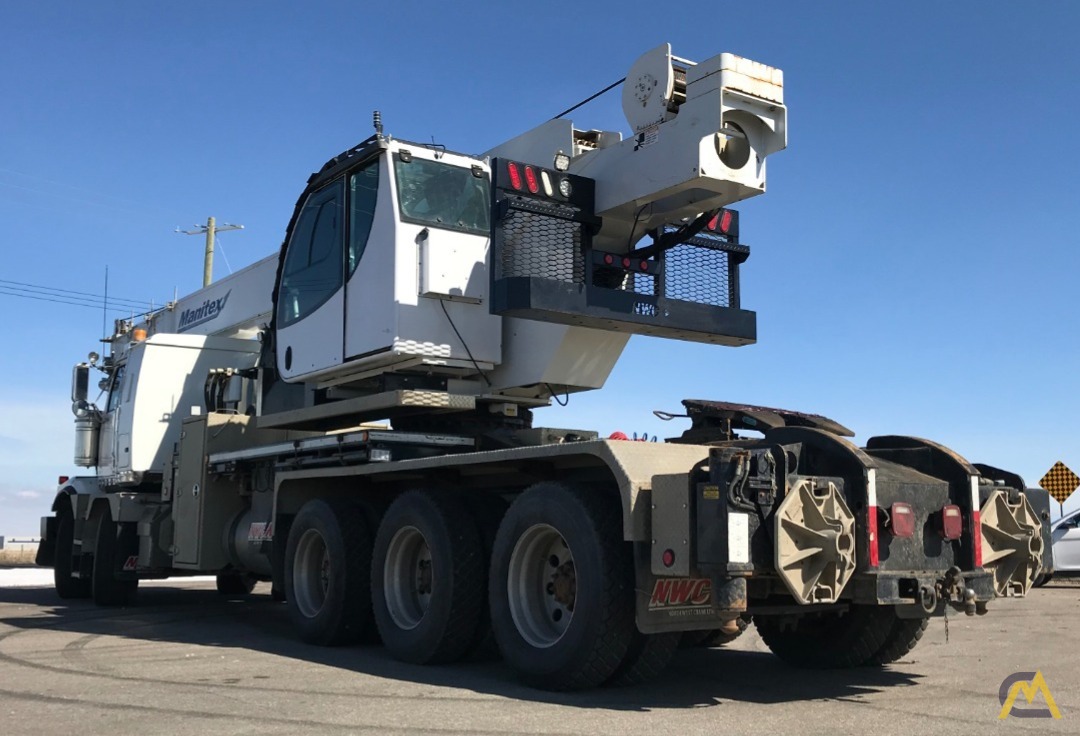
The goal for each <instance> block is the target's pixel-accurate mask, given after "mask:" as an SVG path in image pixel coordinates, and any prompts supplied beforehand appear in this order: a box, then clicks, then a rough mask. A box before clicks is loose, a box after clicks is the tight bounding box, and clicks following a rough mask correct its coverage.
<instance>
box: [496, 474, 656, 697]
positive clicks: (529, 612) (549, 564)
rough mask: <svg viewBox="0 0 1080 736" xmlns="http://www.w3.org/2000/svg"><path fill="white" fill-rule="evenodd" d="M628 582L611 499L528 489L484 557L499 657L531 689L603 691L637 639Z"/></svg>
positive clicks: (618, 513) (557, 486) (561, 489)
mask: <svg viewBox="0 0 1080 736" xmlns="http://www.w3.org/2000/svg"><path fill="white" fill-rule="evenodd" d="M633 576H634V571H633V566H632V555H631V550H630V545H629V544H627V543H626V542H624V541H623V538H622V504H621V503H620V502H619V498H618V496H616V495H604V494H602V492H601V491H599V490H591V491H590V490H584V489H580V488H572V487H569V486H565V485H563V484H561V483H551V482H547V483H539V484H537V485H534V486H532V487H531V488H530V489H529V490H527V491H525V493H523V494H521V496H519V497H518V498H517V500H515V501H514V503H513V504H512V505H511V506H510V510H509V511H507V513H506V516H505V518H503V521H502V524H500V525H499V533H498V535H497V536H496V537H495V547H494V550H493V551H492V555H491V576H490V581H491V582H490V602H491V625H492V629H493V630H494V632H495V640H496V641H497V642H498V644H499V650H500V651H501V652H502V654H503V657H504V659H505V660H506V662H507V663H508V664H509V665H510V666H511V667H513V668H514V669H515V670H516V671H517V673H518V674H519V676H520V677H521V678H522V679H523V680H524V681H525V682H526V683H528V684H530V685H533V686H534V687H539V688H544V689H548V690H580V689H584V688H590V687H596V686H597V685H600V684H601V683H603V682H604V681H606V680H607V679H609V678H610V677H611V676H612V675H613V674H615V671H616V670H617V669H618V667H619V665H620V664H621V663H622V661H623V660H624V659H625V658H626V655H627V652H628V651H629V647H630V643H631V638H632V636H633V634H634V632H635V626H634V577H633Z"/></svg>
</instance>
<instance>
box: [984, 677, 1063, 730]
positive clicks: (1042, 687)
mask: <svg viewBox="0 0 1080 736" xmlns="http://www.w3.org/2000/svg"><path fill="white" fill-rule="evenodd" d="M1021 693H1023V694H1024V699H1025V700H1026V701H1027V703H1028V705H1031V704H1032V702H1034V700H1035V698H1036V697H1038V696H1039V694H1042V696H1043V700H1045V701H1046V705H1047V707H1046V708H1023V707H1020V708H1018V707H1017V706H1016V696H1018V695H1020V694H1021ZM998 700H1000V701H1001V713H999V714H998V719H1004V718H1008V717H1009V716H1013V717H1014V718H1061V711H1060V710H1058V707H1057V703H1055V702H1054V696H1053V695H1051V694H1050V688H1049V687H1047V685H1046V680H1045V679H1044V678H1043V676H1042V672H1014V673H1013V674H1011V675H1009V676H1008V677H1006V678H1005V680H1004V681H1003V682H1002V683H1001V689H1000V690H998Z"/></svg>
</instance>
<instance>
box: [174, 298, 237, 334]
mask: <svg viewBox="0 0 1080 736" xmlns="http://www.w3.org/2000/svg"><path fill="white" fill-rule="evenodd" d="M230 294H232V289H229V290H228V291H227V292H225V296H223V297H221V298H220V299H207V300H205V301H204V302H203V303H202V304H201V305H200V306H198V307H196V308H195V309H185V310H184V311H183V312H181V313H180V329H179V332H183V331H184V330H190V329H191V328H192V327H195V326H197V325H201V324H203V323H205V322H209V321H210V320H212V319H214V318H215V317H217V316H218V315H219V314H221V310H223V309H225V303H226V302H228V301H229V295H230Z"/></svg>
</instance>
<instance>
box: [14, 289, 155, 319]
mask: <svg viewBox="0 0 1080 736" xmlns="http://www.w3.org/2000/svg"><path fill="white" fill-rule="evenodd" d="M7 288H9V287H6V286H0V296H13V297H17V298H19V299H36V300H37V301H42V302H52V303H53V304H66V305H67V306H69V307H89V308H90V309H101V308H102V302H101V300H98V301H96V302H95V301H91V300H89V299H87V300H84V301H75V300H76V299H81V297H72V299H71V300H68V299H64V298H63V296H62V295H60V294H54V295H52V296H51V297H50V296H42V295H40V294H26V293H19V292H9V291H4V289H7ZM105 307H106V308H107V309H109V310H110V311H113V312H125V313H128V314H131V313H132V312H134V313H136V314H145V313H147V312H149V311H151V310H150V309H149V308H146V309H139V310H136V309H135V308H133V307H131V306H128V305H126V304H113V303H108V302H106V303H105Z"/></svg>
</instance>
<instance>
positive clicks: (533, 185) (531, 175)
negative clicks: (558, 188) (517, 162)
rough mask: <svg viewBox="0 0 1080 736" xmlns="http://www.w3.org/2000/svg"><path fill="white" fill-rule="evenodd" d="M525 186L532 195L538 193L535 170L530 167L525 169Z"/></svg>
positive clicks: (538, 185) (538, 183)
mask: <svg viewBox="0 0 1080 736" xmlns="http://www.w3.org/2000/svg"><path fill="white" fill-rule="evenodd" d="M525 186H527V187H528V188H529V191H530V192H532V193H533V194H536V193H537V192H539V191H540V182H539V181H537V179H536V169H534V168H533V167H532V166H526V167H525Z"/></svg>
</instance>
